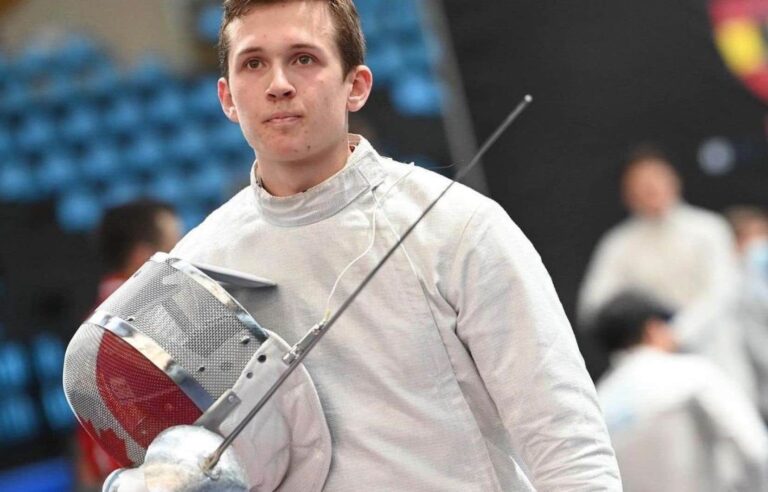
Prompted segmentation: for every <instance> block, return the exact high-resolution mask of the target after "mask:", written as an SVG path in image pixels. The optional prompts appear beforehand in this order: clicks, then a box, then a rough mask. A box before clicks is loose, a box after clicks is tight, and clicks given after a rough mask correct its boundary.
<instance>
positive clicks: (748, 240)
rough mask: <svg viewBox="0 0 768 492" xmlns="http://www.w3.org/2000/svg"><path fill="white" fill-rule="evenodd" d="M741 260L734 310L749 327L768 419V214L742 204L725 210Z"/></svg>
mask: <svg viewBox="0 0 768 492" xmlns="http://www.w3.org/2000/svg"><path fill="white" fill-rule="evenodd" d="M725 216H726V218H727V219H728V222H729V223H730V224H731V227H732V228H733V232H734V235H735V236H736V246H737V251H738V253H739V257H740V259H741V267H742V273H743V275H742V280H743V282H742V286H741V289H740V290H739V292H740V293H741V296H740V298H739V302H738V304H737V305H736V306H735V307H734V311H735V312H737V313H738V314H739V316H740V319H741V321H742V323H743V325H744V327H745V336H746V346H747V349H748V352H749V355H750V359H751V361H752V364H753V366H754V368H755V371H756V376H757V388H758V395H759V400H758V403H759V406H760V411H761V413H762V414H763V418H764V419H765V420H768V214H767V213H766V212H765V210H762V209H760V208H758V207H747V206H739V207H732V208H729V209H728V210H727V211H726V213H725Z"/></svg>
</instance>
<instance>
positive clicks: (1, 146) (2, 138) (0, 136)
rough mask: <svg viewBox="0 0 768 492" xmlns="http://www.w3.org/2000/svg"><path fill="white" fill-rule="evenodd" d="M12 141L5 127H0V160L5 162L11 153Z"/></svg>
mask: <svg viewBox="0 0 768 492" xmlns="http://www.w3.org/2000/svg"><path fill="white" fill-rule="evenodd" d="M13 147H14V145H13V140H12V139H11V133H10V132H9V131H8V128H7V127H4V126H0V159H2V161H0V162H5V161H6V160H7V158H8V157H9V156H10V155H11V153H12V152H13V150H14V149H13Z"/></svg>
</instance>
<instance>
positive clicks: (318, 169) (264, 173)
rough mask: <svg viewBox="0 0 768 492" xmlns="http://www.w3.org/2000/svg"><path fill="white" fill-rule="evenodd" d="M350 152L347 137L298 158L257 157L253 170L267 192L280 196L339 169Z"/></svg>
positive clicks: (305, 188) (320, 180) (330, 174)
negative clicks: (327, 147) (336, 143)
mask: <svg viewBox="0 0 768 492" xmlns="http://www.w3.org/2000/svg"><path fill="white" fill-rule="evenodd" d="M350 154H351V150H350V148H349V141H348V138H347V136H345V137H344V140H343V141H341V142H340V144H339V145H334V146H333V147H331V148H330V149H328V150H326V151H324V152H322V153H320V154H313V155H312V156H311V157H308V158H306V159H302V160H279V159H268V158H267V159H264V158H259V161H258V165H257V167H256V173H257V174H258V177H259V179H260V180H261V185H262V186H263V187H264V189H265V190H267V191H268V192H269V193H270V194H271V195H273V196H278V197H283V196H291V195H296V194H298V193H302V192H305V191H307V190H308V189H309V188H312V187H313V186H316V185H318V184H320V183H322V182H323V181H325V180H326V179H328V178H330V177H331V176H333V175H334V174H336V173H338V172H339V171H341V170H342V169H343V168H344V166H345V165H346V163H347V159H348V158H349V155H350Z"/></svg>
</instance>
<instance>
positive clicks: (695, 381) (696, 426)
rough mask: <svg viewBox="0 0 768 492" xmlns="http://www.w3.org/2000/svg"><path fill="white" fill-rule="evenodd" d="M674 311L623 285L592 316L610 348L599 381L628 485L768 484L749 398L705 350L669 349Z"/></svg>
mask: <svg viewBox="0 0 768 492" xmlns="http://www.w3.org/2000/svg"><path fill="white" fill-rule="evenodd" d="M672 314H673V313H672V311H671V310H669V309H668V308H667V307H666V306H664V305H662V304H661V303H659V302H658V301H657V300H655V299H653V298H652V297H650V296H647V295H644V294H642V293H639V292H637V291H625V292H622V293H620V294H618V295H617V296H616V297H614V298H613V299H612V300H610V301H608V302H607V303H606V304H604V307H603V308H602V309H601V310H600V311H599V312H598V313H597V315H596V316H595V318H594V326H593V329H594V333H595V335H596V337H597V339H598V340H599V341H600V342H601V343H602V344H603V345H604V347H605V348H606V350H608V351H609V352H610V353H611V368H610V369H609V371H608V372H607V373H606V374H605V375H604V376H603V378H602V379H601V380H600V381H599V382H598V385H597V389H598V395H599V397H600V402H601V404H602V407H603V412H604V414H605V418H606V423H607V425H608V431H609V433H610V435H611V440H612V442H613V445H614V448H615V450H616V455H617V458H618V461H619V469H620V471H621V476H622V481H623V483H624V490H625V491H627V492H648V491H654V492H667V491H668V492H706V491H712V492H722V491H726V490H729V491H730V490H739V491H762V490H768V481H767V478H768V475H767V473H768V434H767V433H766V430H765V427H764V426H763V423H762V421H761V420H760V418H759V415H758V413H757V411H756V409H755V407H754V405H752V403H751V402H750V401H749V399H748V398H747V397H746V396H745V395H744V394H743V392H741V391H740V390H739V389H738V387H737V386H736V385H734V384H733V383H732V381H731V380H730V379H729V378H728V377H727V376H726V375H725V374H724V373H723V372H722V371H720V370H719V369H718V368H717V367H716V366H714V365H713V364H712V363H711V362H709V361H708V360H706V359H705V358H703V357H700V356H698V355H693V354H678V353H675V351H676V347H677V343H676V341H675V336H674V334H673V331H672V328H671V326H670V325H669V321H670V319H671V318H672Z"/></svg>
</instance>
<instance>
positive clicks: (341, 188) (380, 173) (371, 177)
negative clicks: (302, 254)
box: [251, 134, 384, 227]
mask: <svg viewBox="0 0 768 492" xmlns="http://www.w3.org/2000/svg"><path fill="white" fill-rule="evenodd" d="M349 144H350V146H354V150H353V151H352V154H351V155H350V156H349V158H348V159H347V163H346V164H345V165H344V168H343V169H341V171H339V172H338V173H336V174H334V175H333V176H331V177H330V178H328V179H326V180H325V181H323V182H322V183H320V184H318V185H316V186H313V187H312V188H310V189H308V190H307V191H304V192H302V193H297V194H295V195H291V196H286V197H276V196H273V195H271V194H270V193H269V192H268V191H267V190H265V189H264V187H263V186H262V185H261V182H260V180H259V178H258V177H257V173H256V168H257V166H258V161H257V162H255V163H254V165H253V168H252V169H251V189H252V190H253V192H254V195H255V197H256V203H257V206H258V207H259V208H260V210H261V214H262V216H263V217H264V219H265V220H266V221H267V222H269V223H271V224H274V225H277V226H283V227H297V226H304V225H308V224H313V223H315V222H319V221H321V220H324V219H327V218H329V217H332V216H333V215H335V214H337V213H338V212H340V211H341V210H342V209H343V208H345V207H346V206H347V205H349V204H350V203H352V202H353V201H354V200H355V199H356V198H357V197H358V196H360V195H361V194H362V193H364V192H366V191H369V190H372V189H374V188H376V187H377V186H378V185H379V184H381V182H382V181H383V179H384V170H383V169H382V166H381V157H380V156H379V154H378V153H377V152H376V150H374V148H373V147H372V146H371V144H370V143H369V142H368V141H367V140H366V139H365V138H363V137H361V136H359V135H351V134H350V135H349Z"/></svg>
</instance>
